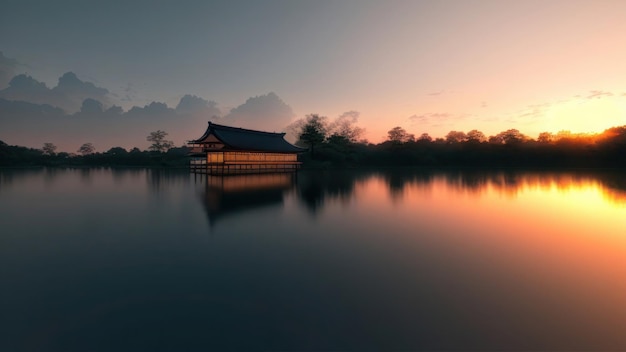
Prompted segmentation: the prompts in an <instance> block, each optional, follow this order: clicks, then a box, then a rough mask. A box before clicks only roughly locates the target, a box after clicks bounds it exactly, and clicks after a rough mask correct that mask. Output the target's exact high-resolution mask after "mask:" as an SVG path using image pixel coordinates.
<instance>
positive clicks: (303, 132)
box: [298, 114, 328, 154]
mask: <svg viewBox="0 0 626 352" xmlns="http://www.w3.org/2000/svg"><path fill="white" fill-rule="evenodd" d="M326 120H327V118H326V116H320V115H318V114H310V115H307V116H306V120H305V122H304V125H302V127H301V128H300V132H299V133H298V141H299V142H302V143H303V144H304V145H307V146H309V147H310V148H311V154H314V153H315V146H316V145H319V144H321V143H324V141H325V140H326V137H327V134H328V123H327V122H326Z"/></svg>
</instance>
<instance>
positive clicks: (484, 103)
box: [480, 101, 488, 108]
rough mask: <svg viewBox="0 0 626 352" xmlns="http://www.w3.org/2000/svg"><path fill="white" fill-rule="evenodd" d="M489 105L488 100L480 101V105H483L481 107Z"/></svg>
mask: <svg viewBox="0 0 626 352" xmlns="http://www.w3.org/2000/svg"><path fill="white" fill-rule="evenodd" d="M487 106H488V105H487V102H486V101H482V102H480V107H481V108H486V107H487Z"/></svg>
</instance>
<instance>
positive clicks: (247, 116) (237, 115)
mask: <svg viewBox="0 0 626 352" xmlns="http://www.w3.org/2000/svg"><path fill="white" fill-rule="evenodd" d="M294 116H295V114H294V113H293V110H292V109H291V107H290V106H289V105H287V104H285V102H283V101H282V99H280V98H279V97H278V95H276V94H275V93H273V92H272V93H269V94H266V95H260V96H257V97H253V98H249V99H248V100H246V102H245V103H244V104H242V105H239V106H238V107H236V108H234V109H232V110H231V111H230V113H228V115H226V116H224V118H223V119H222V120H221V121H222V122H223V123H224V124H227V125H231V126H236V127H243V128H251V129H258V130H262V131H283V130H284V129H285V128H286V127H287V126H288V125H289V123H290V122H291V120H292V119H293V117H294Z"/></svg>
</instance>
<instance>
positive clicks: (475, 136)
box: [467, 130, 487, 143]
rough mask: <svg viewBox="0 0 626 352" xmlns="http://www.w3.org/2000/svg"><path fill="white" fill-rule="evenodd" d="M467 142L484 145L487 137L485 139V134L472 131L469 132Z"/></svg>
mask: <svg viewBox="0 0 626 352" xmlns="http://www.w3.org/2000/svg"><path fill="white" fill-rule="evenodd" d="M467 140H468V141H470V142H478V143H482V142H484V141H486V140H487V137H485V134H484V133H482V132H480V131H479V130H471V131H469V132H467Z"/></svg>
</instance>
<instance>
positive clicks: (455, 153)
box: [295, 114, 626, 167]
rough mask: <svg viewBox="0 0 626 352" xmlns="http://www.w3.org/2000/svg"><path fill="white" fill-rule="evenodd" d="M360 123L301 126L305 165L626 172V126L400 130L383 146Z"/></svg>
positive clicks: (312, 118) (318, 119) (312, 120)
mask: <svg viewBox="0 0 626 352" xmlns="http://www.w3.org/2000/svg"><path fill="white" fill-rule="evenodd" d="M354 122H355V121H342V124H341V127H338V126H337V124H333V123H329V121H328V119H327V118H325V117H323V116H320V115H317V114H311V115H307V116H306V118H305V119H303V120H301V121H299V122H298V124H297V125H296V130H295V132H296V135H297V137H298V142H297V144H298V145H301V146H307V147H309V152H308V153H306V154H305V155H303V157H302V159H303V161H304V162H305V165H307V164H308V165H313V166H425V167H449V166H458V167H626V158H624V156H625V155H626V126H621V127H613V128H609V129H607V130H605V131H604V132H602V133H598V134H583V133H580V134H575V133H571V132H569V131H561V132H559V133H550V132H543V133H540V134H539V136H538V137H537V138H536V139H535V138H531V137H529V136H526V135H524V134H523V133H521V132H520V131H519V130H517V129H509V130H505V131H502V132H500V133H498V134H496V135H493V136H486V135H485V134H484V133H483V132H481V131H479V130H475V129H474V130H471V131H468V132H462V131H450V132H449V133H448V134H446V136H445V137H443V138H432V137H431V136H430V135H429V134H428V133H423V134H421V135H420V136H418V137H416V136H415V135H414V134H412V133H409V132H407V131H406V130H405V129H404V128H402V127H400V126H397V127H394V128H392V129H390V130H389V131H388V132H387V139H386V140H385V141H384V142H382V143H379V144H371V143H368V142H367V141H364V140H361V139H360V138H361V136H362V134H363V131H364V130H363V129H362V128H360V127H358V126H356V124H355V123H354Z"/></svg>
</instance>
